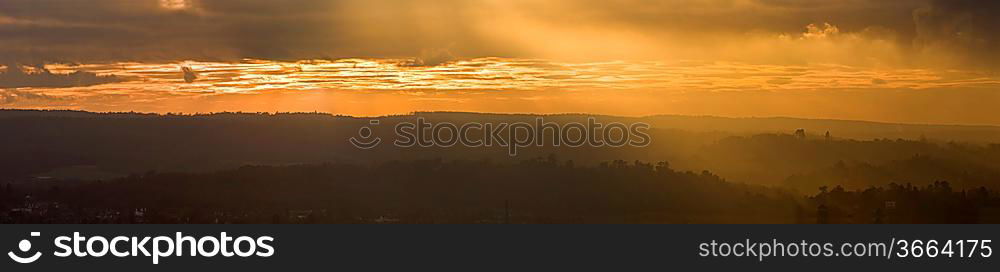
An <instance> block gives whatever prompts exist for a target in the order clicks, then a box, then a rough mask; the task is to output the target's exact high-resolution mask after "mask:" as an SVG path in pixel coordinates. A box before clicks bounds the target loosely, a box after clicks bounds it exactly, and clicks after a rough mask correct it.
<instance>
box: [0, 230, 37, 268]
mask: <svg viewBox="0 0 1000 272" xmlns="http://www.w3.org/2000/svg"><path fill="white" fill-rule="evenodd" d="M41 235H42V234H41V233H39V232H37V231H32V232H31V237H38V236H41ZM17 248H18V249H20V250H21V252H23V253H28V252H29V251H31V241H28V239H24V240H21V242H19V243H17ZM18 254H19V253H14V252H13V251H9V252H7V256H8V257H10V259H12V260H14V261H15V262H18V263H23V264H26V263H33V262H35V261H37V260H38V258H41V257H42V253H41V252H35V254H33V255H31V256H28V257H21V256H19V255H18Z"/></svg>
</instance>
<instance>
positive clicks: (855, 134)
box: [0, 109, 1000, 143]
mask: <svg viewBox="0 0 1000 272" xmlns="http://www.w3.org/2000/svg"><path fill="white" fill-rule="evenodd" d="M35 117H41V118H51V117H60V118H209V119H278V120H284V119H303V120H304V119H309V120H324V119H390V120H405V119H409V118H416V117H423V118H427V119H430V120H438V121H455V122H471V121H482V122H499V121H520V122H528V121H533V120H534V118H536V117H545V118H547V119H546V120H547V121H553V122H581V121H585V120H586V118H589V117H594V118H597V119H599V120H605V121H621V122H645V123H649V124H650V125H651V127H652V128H653V129H678V130H685V131H696V132H724V133H731V134H759V133H791V132H793V131H795V130H797V129H805V130H806V132H807V133H808V134H810V135H825V134H826V132H830V133H831V135H832V136H833V137H836V138H848V139H860V140H871V139H909V140H918V139H926V140H933V141H957V142H970V143H1000V126H990V125H942V124H904V123H887V122H875V121H858V120H837V119H807V118H793V117H718V116H685V115H653V116H645V117H621V116H611V115H596V114H584V113H563V114H528V113H477V112H414V113H410V114H402V115H390V116H381V117H353V116H345V115H333V114H328V113H320V112H284V113H266V112H263V113H252V112H219V113H198V114H157V113H138V112H110V113H97V112H88V111H77V110H21V109H2V110H0V118H35Z"/></svg>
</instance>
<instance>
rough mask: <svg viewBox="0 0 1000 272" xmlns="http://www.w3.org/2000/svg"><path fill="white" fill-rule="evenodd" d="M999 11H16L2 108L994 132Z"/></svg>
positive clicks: (655, 4) (427, 5)
mask: <svg viewBox="0 0 1000 272" xmlns="http://www.w3.org/2000/svg"><path fill="white" fill-rule="evenodd" d="M998 13H1000V2H997V1H973V0H894V1H880V0H703V1H681V0H622V1H603V0H601V1H598V0H546V1H541V0H534V1H532V0H409V1H403V0H287V1H270V0H4V1H0V41H2V42H0V108H31V109H77V110H88V111H141V112H159V113H166V112H175V113H176V112H181V113H205V112H218V111H250V112H290V111H291V112H294V111H304V112H312V111H319V112H329V113H334V114H346V115H357V116H374V115H387V114H405V113H408V112H413V111H473V112H499V113H593V114H608V115H624V116H644V115H656V114H682V115H715V116H732V117H750V116H757V117H760V116H789V117H803V118H830V119H853V120H871V121H885V122H905V123H939V124H989V125H1000V114H996V113H995V109H996V108H998V106H1000V73H998V69H1000V64H997V61H996V60H998V59H1000V33H998V32H1000V18H998V16H994V14H998Z"/></svg>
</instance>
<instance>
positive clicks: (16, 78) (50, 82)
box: [0, 64, 122, 88]
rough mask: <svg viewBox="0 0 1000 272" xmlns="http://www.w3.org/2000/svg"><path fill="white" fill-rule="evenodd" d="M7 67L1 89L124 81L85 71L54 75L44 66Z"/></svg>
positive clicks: (74, 85)
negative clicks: (27, 70) (26, 70)
mask: <svg viewBox="0 0 1000 272" xmlns="http://www.w3.org/2000/svg"><path fill="white" fill-rule="evenodd" d="M5 67H6V69H5V71H4V72H3V73H0V88H68V87H85V86H93V85H100V84H107V83H114V82H120V81H122V78H119V77H117V76H114V75H108V76H101V75H97V74H94V73H90V72H85V71H76V72H72V73H69V74H54V73H52V72H50V71H49V70H48V69H46V68H45V67H44V66H36V67H22V66H19V65H17V64H8V65H5ZM25 69H30V70H31V72H25V71H24V70H25Z"/></svg>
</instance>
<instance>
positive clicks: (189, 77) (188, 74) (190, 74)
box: [181, 66, 198, 83]
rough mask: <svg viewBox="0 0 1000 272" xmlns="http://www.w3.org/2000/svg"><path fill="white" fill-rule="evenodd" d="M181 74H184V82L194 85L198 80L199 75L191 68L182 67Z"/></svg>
mask: <svg viewBox="0 0 1000 272" xmlns="http://www.w3.org/2000/svg"><path fill="white" fill-rule="evenodd" d="M181 73H184V82H187V83H192V82H194V81H195V80H196V79H198V73H197V72H195V71H194V69H191V67H187V66H181Z"/></svg>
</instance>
